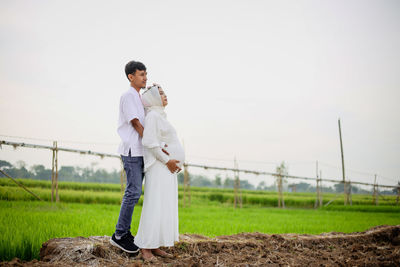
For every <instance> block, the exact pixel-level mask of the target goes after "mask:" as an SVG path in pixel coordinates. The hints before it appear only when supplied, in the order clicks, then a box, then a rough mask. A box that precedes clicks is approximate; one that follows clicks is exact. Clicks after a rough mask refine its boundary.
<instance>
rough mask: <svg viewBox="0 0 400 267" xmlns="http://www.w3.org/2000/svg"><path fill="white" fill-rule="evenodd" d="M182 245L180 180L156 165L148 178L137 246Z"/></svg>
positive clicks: (149, 171) (165, 167)
mask: <svg viewBox="0 0 400 267" xmlns="http://www.w3.org/2000/svg"><path fill="white" fill-rule="evenodd" d="M175 241H179V219H178V180H177V175H176V174H172V173H171V172H170V171H169V170H168V168H167V166H166V165H164V164H162V163H161V162H160V161H158V160H157V161H156V162H155V163H154V164H153V165H152V166H150V168H149V169H148V170H147V172H146V174H145V183H144V199H143V208H142V215H141V216H140V222H139V229H138V232H137V234H136V236H135V244H136V245H137V246H138V247H139V248H147V249H153V248H159V247H162V246H163V247H172V246H174V242H175Z"/></svg>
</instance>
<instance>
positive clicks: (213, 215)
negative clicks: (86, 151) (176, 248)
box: [0, 179, 400, 260]
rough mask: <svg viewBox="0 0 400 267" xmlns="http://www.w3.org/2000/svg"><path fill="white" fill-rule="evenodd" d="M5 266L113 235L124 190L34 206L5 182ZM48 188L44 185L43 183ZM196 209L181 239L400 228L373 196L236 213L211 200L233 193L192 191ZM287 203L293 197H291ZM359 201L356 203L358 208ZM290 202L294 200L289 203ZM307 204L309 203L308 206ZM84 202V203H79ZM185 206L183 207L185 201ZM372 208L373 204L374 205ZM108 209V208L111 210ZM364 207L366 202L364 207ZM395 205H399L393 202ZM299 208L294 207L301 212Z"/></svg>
mask: <svg viewBox="0 0 400 267" xmlns="http://www.w3.org/2000/svg"><path fill="white" fill-rule="evenodd" d="M0 182H1V183H0V198H1V199H2V200H0V234H1V236H2V238H1V239H0V260H11V259H12V258H14V257H18V258H21V259H24V260H30V259H34V258H38V257H39V250H40V247H41V245H42V243H43V242H45V241H47V240H49V239H51V238H56V237H76V236H93V235H111V234H112V233H113V231H114V228H115V224H116V222H117V219H118V214H119V208H120V206H119V201H120V197H121V193H120V187H119V185H104V184H102V185H101V186H102V187H103V188H104V190H96V189H97V188H93V186H94V185H92V184H80V185H79V183H65V184H62V185H61V184H60V187H61V186H64V187H62V189H60V198H61V201H62V202H61V203H59V204H52V203H49V202H48V201H31V200H30V197H29V194H28V193H26V192H24V191H23V190H21V189H20V188H18V187H15V186H12V185H11V184H9V183H8V182H5V181H4V180H3V179H0ZM35 182H36V181H32V180H26V181H24V184H26V185H28V183H31V184H30V186H29V188H30V189H31V190H33V191H35V192H36V193H39V194H42V196H43V198H44V197H45V196H47V199H48V198H49V197H50V189H49V187H48V185H47V184H44V185H42V184H40V185H39V186H38V184H36V183H35ZM41 183H42V182H41ZM192 193H193V195H192V205H191V207H189V208H183V207H182V203H180V207H179V224H180V225H179V227H180V233H196V234H202V235H206V236H211V237H212V236H218V235H230V234H235V233H240V232H256V231H257V232H262V233H270V234H272V233H275V234H279V233H307V234H319V233H322V232H331V231H336V232H354V231H364V230H366V229H368V228H370V227H372V226H376V225H382V224H388V225H396V224H400V207H396V206H389V205H388V204H387V205H382V206H372V205H367V204H368V203H370V202H369V199H368V198H367V197H369V196H358V197H359V198H360V201H361V200H362V198H363V197H364V198H366V200H368V201H366V202H365V204H363V205H354V206H343V204H342V203H341V202H342V198H341V201H340V202H339V201H338V203H337V204H339V205H334V204H335V202H334V203H333V204H332V205H330V206H328V207H326V208H321V209H300V208H293V207H292V208H286V209H278V208H274V207H265V206H263V205H261V204H259V203H256V204H252V203H245V204H244V206H243V208H242V209H234V208H233V207H232V204H231V201H222V202H221V201H220V200H219V199H216V200H210V197H209V196H210V194H222V195H229V194H232V191H229V190H220V189H210V190H207V188H199V189H198V190H197V189H196V188H193V189H192ZM275 194H276V193H273V192H260V191H258V192H257V191H256V192H247V191H246V192H243V196H244V195H246V196H248V197H251V196H259V197H263V198H266V199H269V198H272V199H273V198H274V197H275ZM285 197H288V198H289V197H290V195H289V194H288V195H287V196H285ZM354 198H355V196H353V203H354ZM289 199H290V198H289ZM292 199H294V200H293V201H295V202H294V203H296V201H297V202H298V203H308V202H311V200H312V201H313V200H314V198H313V195H312V194H308V195H307V194H296V195H295V196H293V197H292ZM302 199H303V200H302ZM77 202H78V203H77ZM180 202H182V201H181V200H180ZM371 202H372V200H371ZM105 203H107V204H105ZM312 203H313V202H312ZM361 203H362V202H361ZM392 203H394V202H392ZM296 206H298V205H294V207H296ZM140 212H141V206H140V205H138V206H137V207H136V208H135V212H134V216H133V222H132V232H133V233H135V232H136V229H137V226H138V223H139V217H140Z"/></svg>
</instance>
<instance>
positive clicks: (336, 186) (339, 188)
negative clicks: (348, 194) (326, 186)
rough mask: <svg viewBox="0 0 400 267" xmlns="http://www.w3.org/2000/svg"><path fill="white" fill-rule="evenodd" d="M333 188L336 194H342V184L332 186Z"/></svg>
mask: <svg viewBox="0 0 400 267" xmlns="http://www.w3.org/2000/svg"><path fill="white" fill-rule="evenodd" d="M333 186H334V187H335V191H336V192H337V193H343V192H344V184H343V183H339V184H334V185H333Z"/></svg>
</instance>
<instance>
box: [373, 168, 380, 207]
mask: <svg viewBox="0 0 400 267" xmlns="http://www.w3.org/2000/svg"><path fill="white" fill-rule="evenodd" d="M378 198H379V197H378V185H377V184H376V174H375V181H374V190H373V195H372V202H373V204H375V205H377V206H378V203H379V200H378Z"/></svg>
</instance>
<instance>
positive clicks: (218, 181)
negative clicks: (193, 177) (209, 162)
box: [214, 174, 222, 187]
mask: <svg viewBox="0 0 400 267" xmlns="http://www.w3.org/2000/svg"><path fill="white" fill-rule="evenodd" d="M214 184H215V186H217V187H221V185H222V179H221V175H220V174H217V175H215V180H214Z"/></svg>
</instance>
